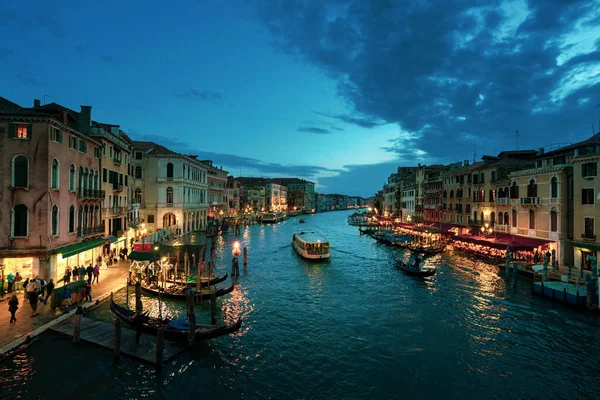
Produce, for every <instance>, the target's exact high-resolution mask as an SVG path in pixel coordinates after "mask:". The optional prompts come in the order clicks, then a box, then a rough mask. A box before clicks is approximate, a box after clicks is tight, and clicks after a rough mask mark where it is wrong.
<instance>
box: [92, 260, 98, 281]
mask: <svg viewBox="0 0 600 400" xmlns="http://www.w3.org/2000/svg"><path fill="white" fill-rule="evenodd" d="M94 282H96V283H100V265H99V264H96V266H95V267H94V280H93V281H92V283H94Z"/></svg>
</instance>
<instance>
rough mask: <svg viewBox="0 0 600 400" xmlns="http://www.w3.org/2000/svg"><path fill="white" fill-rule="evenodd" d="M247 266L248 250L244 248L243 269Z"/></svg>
mask: <svg viewBox="0 0 600 400" xmlns="http://www.w3.org/2000/svg"><path fill="white" fill-rule="evenodd" d="M247 265H248V248H247V247H246V246H244V267H245V266H247Z"/></svg>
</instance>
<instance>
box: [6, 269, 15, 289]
mask: <svg viewBox="0 0 600 400" xmlns="http://www.w3.org/2000/svg"><path fill="white" fill-rule="evenodd" d="M6 278H7V279H8V293H11V292H12V289H13V284H14V282H15V275H14V274H13V273H12V272H11V273H10V274H8V276H7V277H6Z"/></svg>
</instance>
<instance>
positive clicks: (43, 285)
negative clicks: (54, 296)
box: [39, 278, 48, 298]
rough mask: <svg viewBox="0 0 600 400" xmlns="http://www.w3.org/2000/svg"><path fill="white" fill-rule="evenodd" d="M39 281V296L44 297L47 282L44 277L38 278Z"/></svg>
mask: <svg viewBox="0 0 600 400" xmlns="http://www.w3.org/2000/svg"><path fill="white" fill-rule="evenodd" d="M39 283H40V286H39V287H40V296H42V298H44V293H46V286H47V285H48V283H47V282H46V280H45V279H44V278H40V280H39Z"/></svg>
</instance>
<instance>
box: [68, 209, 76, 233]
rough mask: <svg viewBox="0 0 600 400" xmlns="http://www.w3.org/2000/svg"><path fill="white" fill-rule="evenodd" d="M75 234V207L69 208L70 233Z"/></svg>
mask: <svg viewBox="0 0 600 400" xmlns="http://www.w3.org/2000/svg"><path fill="white" fill-rule="evenodd" d="M73 232H75V206H73V204H71V206H70V207H69V233H73Z"/></svg>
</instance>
